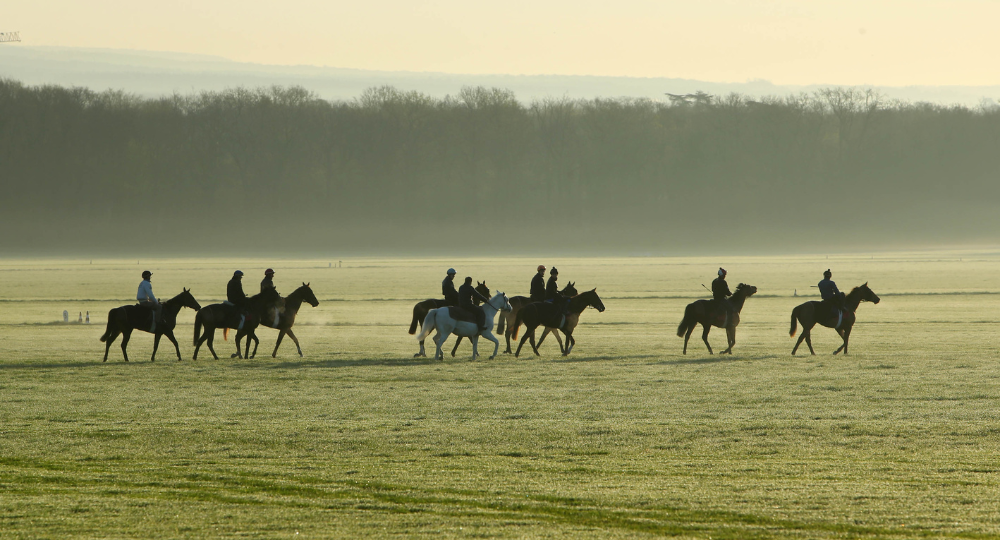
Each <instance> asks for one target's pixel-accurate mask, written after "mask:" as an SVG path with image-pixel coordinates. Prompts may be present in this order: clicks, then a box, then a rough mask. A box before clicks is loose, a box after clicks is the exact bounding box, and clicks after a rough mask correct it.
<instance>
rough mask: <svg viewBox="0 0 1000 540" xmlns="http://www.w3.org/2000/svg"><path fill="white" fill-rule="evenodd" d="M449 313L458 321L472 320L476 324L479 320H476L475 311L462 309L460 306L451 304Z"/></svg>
mask: <svg viewBox="0 0 1000 540" xmlns="http://www.w3.org/2000/svg"><path fill="white" fill-rule="evenodd" d="M448 315H449V316H450V317H451V318H452V319H455V320H456V321H462V322H470V323H472V324H476V323H477V322H479V321H477V320H476V314H475V313H473V312H471V311H469V310H467V309H462V308H460V307H454V306H449V307H448Z"/></svg>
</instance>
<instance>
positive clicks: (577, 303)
mask: <svg viewBox="0 0 1000 540" xmlns="http://www.w3.org/2000/svg"><path fill="white" fill-rule="evenodd" d="M595 296H597V292H595V291H583V292H582V293H580V294H578V295H576V296H574V297H572V298H570V299H569V305H570V308H571V309H573V310H575V309H576V308H578V307H579V308H580V309H581V311H582V310H583V308H584V307H587V306H589V305H590V302H591V299H592V298H593V297H595ZM581 306H583V307H581Z"/></svg>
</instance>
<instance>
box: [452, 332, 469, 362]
mask: <svg viewBox="0 0 1000 540" xmlns="http://www.w3.org/2000/svg"><path fill="white" fill-rule="evenodd" d="M462 337H464V336H458V339H456V340H455V346H454V347H452V348H451V357H452V358H455V351H457V350H458V344H459V343H461V342H462ZM469 341H472V338H469Z"/></svg>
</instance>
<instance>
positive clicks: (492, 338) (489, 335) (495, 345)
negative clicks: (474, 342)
mask: <svg viewBox="0 0 1000 540" xmlns="http://www.w3.org/2000/svg"><path fill="white" fill-rule="evenodd" d="M483 337H485V338H486V339H488V340H490V341H492V342H493V356H490V360H493V359H494V358H496V357H497V353H498V352H500V340H499V339H497V338H496V337H495V336H494V335H493V332H489V333H486V334H483Z"/></svg>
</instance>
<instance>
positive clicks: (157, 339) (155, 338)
mask: <svg viewBox="0 0 1000 540" xmlns="http://www.w3.org/2000/svg"><path fill="white" fill-rule="evenodd" d="M161 337H163V334H161V333H159V332H157V333H155V334H153V356H150V357H149V361H150V362H156V349H159V348H160V338H161Z"/></svg>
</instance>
